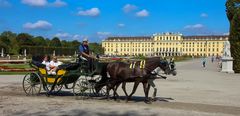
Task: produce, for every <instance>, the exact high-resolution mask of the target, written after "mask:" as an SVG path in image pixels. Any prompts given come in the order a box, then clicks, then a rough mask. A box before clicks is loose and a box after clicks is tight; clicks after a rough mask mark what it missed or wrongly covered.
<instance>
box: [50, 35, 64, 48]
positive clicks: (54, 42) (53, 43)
mask: <svg viewBox="0 0 240 116" xmlns="http://www.w3.org/2000/svg"><path fill="white" fill-rule="evenodd" d="M50 46H53V47H61V46H62V45H61V41H60V39H59V38H58V37H54V38H53V39H52V40H51V41H50Z"/></svg>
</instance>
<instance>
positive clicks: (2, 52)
mask: <svg viewBox="0 0 240 116" xmlns="http://www.w3.org/2000/svg"><path fill="white" fill-rule="evenodd" d="M1 57H4V49H3V48H2V50H1Z"/></svg>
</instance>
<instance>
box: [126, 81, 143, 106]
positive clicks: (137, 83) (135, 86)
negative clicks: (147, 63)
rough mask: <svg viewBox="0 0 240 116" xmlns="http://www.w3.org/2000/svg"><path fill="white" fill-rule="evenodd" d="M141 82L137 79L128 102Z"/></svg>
mask: <svg viewBox="0 0 240 116" xmlns="http://www.w3.org/2000/svg"><path fill="white" fill-rule="evenodd" d="M139 83H140V82H139V81H136V82H135V83H134V86H133V90H132V93H131V94H130V95H129V96H128V97H127V102H128V100H130V99H131V97H132V95H133V94H134V93H135V92H136V90H137V87H138V85H139Z"/></svg>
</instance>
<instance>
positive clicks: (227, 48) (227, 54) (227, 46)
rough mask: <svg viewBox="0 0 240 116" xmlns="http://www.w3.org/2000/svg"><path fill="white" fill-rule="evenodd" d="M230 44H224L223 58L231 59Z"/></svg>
mask: <svg viewBox="0 0 240 116" xmlns="http://www.w3.org/2000/svg"><path fill="white" fill-rule="evenodd" d="M230 47H231V46H230V42H229V41H226V42H225V43H224V49H223V56H224V57H231V50H230Z"/></svg>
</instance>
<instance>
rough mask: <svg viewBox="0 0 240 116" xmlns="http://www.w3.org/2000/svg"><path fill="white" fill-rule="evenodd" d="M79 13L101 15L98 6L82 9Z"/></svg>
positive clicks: (82, 14) (93, 15)
mask: <svg viewBox="0 0 240 116" xmlns="http://www.w3.org/2000/svg"><path fill="white" fill-rule="evenodd" d="M78 15H80V16H92V17H96V16H98V15H100V10H99V9H98V8H91V9H88V10H85V11H84V10H80V11H79V12H78Z"/></svg>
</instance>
